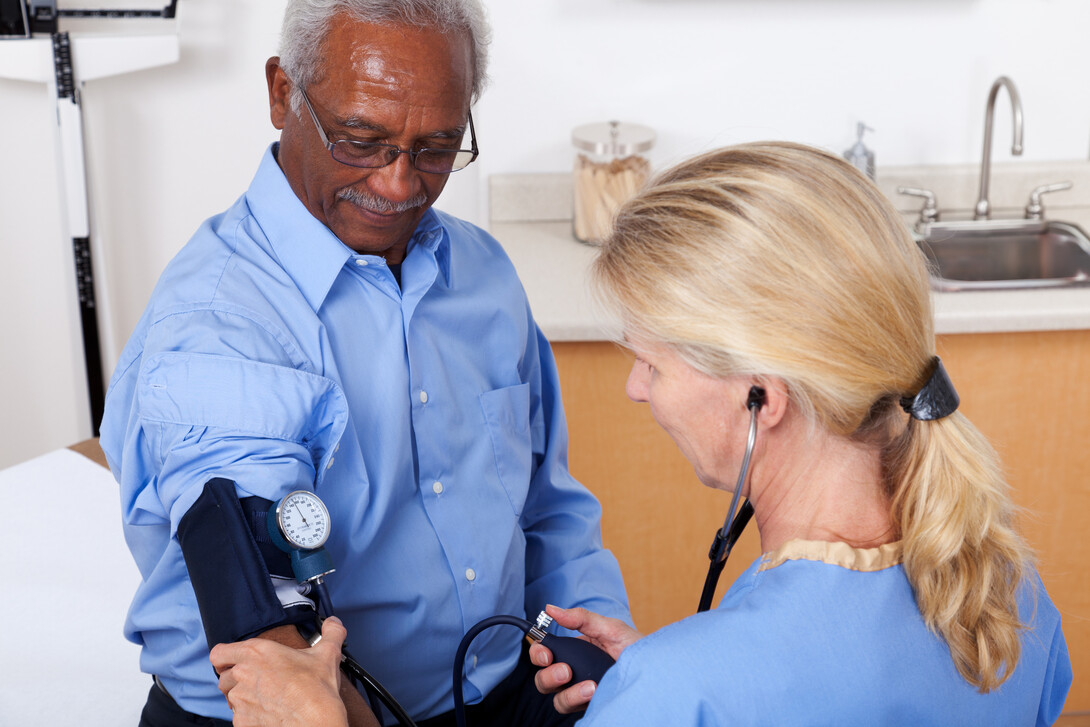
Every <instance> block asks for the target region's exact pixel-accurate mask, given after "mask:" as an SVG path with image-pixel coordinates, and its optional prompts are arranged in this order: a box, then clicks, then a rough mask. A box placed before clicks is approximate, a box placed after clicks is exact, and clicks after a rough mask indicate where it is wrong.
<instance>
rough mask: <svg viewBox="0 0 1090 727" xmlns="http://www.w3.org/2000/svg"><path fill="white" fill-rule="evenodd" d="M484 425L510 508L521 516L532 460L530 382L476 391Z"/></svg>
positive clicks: (528, 485) (517, 515)
mask: <svg viewBox="0 0 1090 727" xmlns="http://www.w3.org/2000/svg"><path fill="white" fill-rule="evenodd" d="M480 401H481V409H482V411H483V412H484V421H485V426H486V428H487V429H488V433H489V436H490V437H491V439H492V453H493V455H494V456H495V460H496V473H497V474H498V475H499V479H500V484H502V485H503V489H504V492H506V493H507V499H508V500H510V502H511V509H512V510H514V512H515V515H516V517H521V516H522V509H523V507H524V506H525V504H526V494H527V492H528V491H529V488H530V472H531V469H532V464H533V451H532V441H531V436H530V385H529V384H518V385H516V386H508V387H505V388H502V389H494V390H492V391H486V392H484V393H483V394H481V395H480Z"/></svg>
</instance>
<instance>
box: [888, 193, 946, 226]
mask: <svg viewBox="0 0 1090 727" xmlns="http://www.w3.org/2000/svg"><path fill="white" fill-rule="evenodd" d="M897 193H898V194H908V195H911V196H913V197H923V208H922V209H921V210H920V219H918V220H917V221H916V229H918V230H919V229H922V228H924V227H926V226H927V225H929V224H931V223H932V222H938V220H939V206H938V201H937V200H936V199H935V193H934V192H932V191H931V190H930V189H919V188H917V187H898V188H897Z"/></svg>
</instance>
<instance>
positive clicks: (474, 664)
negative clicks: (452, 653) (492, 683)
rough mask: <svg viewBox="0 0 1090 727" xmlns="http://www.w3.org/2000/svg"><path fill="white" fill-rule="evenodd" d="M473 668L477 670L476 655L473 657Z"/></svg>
mask: <svg viewBox="0 0 1090 727" xmlns="http://www.w3.org/2000/svg"><path fill="white" fill-rule="evenodd" d="M473 668H474V669H476V668H477V655H476V654H474V655H473Z"/></svg>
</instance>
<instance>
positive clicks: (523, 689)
mask: <svg viewBox="0 0 1090 727" xmlns="http://www.w3.org/2000/svg"><path fill="white" fill-rule="evenodd" d="M536 672H537V667H535V666H534V665H533V664H531V663H530V657H529V655H528V652H527V650H526V648H525V645H524V646H523V650H522V656H521V657H520V658H519V661H518V665H517V666H515V670H514V671H512V672H511V673H510V674H509V675H508V676H507V678H505V679H504V680H503V681H502V682H500V683H499V684H498V685H496V688H495V689H493V690H492V691H491V692H489V694H488V696H486V697H485V698H484V699H483V700H481V701H480V702H479V703H478V704H470V705H467V706H466V727H571V725H574V724H575V722H576V721H577V720H578V719H579V718H580V717H582V716H583V715H582V713H580V714H575V715H562V714H559V713H557V711H556V710H555V709H553V698H552V697H551V696H546V695H544V694H541V693H539V692H538V691H537V687H535V686H534V674H535V673H536ZM384 716H385V717H386V718H387V720H388V719H389V714H388V713H386V714H384ZM416 724H417V727H455V724H456V722H455V720H454V712H447V713H446V714H441V715H439V716H438V717H432V718H431V719H426V720H422V721H421V720H418V721H417V722H416ZM194 725H199V726H200V727H231V723H230V722H227V721H224V720H222V719H214V718H212V717H202V716H200V715H197V714H193V713H191V712H187V711H185V710H184V709H182V708H181V707H179V706H178V704H177V702H175V701H174V700H173V699H172V698H171V697H170V695H169V694H167V693H166V692H164V691H163V690H162V689H160V688H159V687H158V686H156V685H155V684H153V685H152V687H151V691H150V692H148V701H147V704H145V705H144V711H143V713H141V715H140V727H193V726H194ZM315 727H322V726H321V725H315Z"/></svg>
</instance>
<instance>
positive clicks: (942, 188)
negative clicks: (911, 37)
mask: <svg viewBox="0 0 1090 727" xmlns="http://www.w3.org/2000/svg"><path fill="white" fill-rule="evenodd" d="M1064 180H1072V181H1074V183H1075V186H1074V188H1073V189H1072V190H1070V191H1067V192H1059V193H1056V194H1053V195H1048V196H1046V197H1045V198H1044V200H1045V216H1046V217H1047V218H1048V219H1054V220H1063V221H1067V222H1073V223H1075V224H1077V225H1079V226H1081V227H1082V228H1083V229H1085V230H1090V162H1086V161H1076V162H1057V163H1053V164H1045V163H1023V164H1018V163H1011V164H1008V165H997V166H995V167H993V177H992V182H991V186H992V194H991V199H992V201H993V209H994V217H996V218H1001V217H1017V216H1019V215H1020V212H1021V207H1022V206H1024V204H1025V198H1026V197H1028V195H1029V191H1030V190H1032V189H1033V188H1034V187H1035V186H1038V185H1040V184H1046V183H1051V182H1057V181H1064ZM977 181H978V179H977V177H976V171H975V168H972V167H968V166H965V167H961V166H958V167H932V168H925V167H902V168H890V169H887V170H885V171H884V172H880V173H879V177H878V185H879V187H880V188H881V189H882V190H883V192H885V193H886V194H887V196H889V197H890V198H891V199H893V200H894V201H895V203H896V204H897V207H898V209H900V210H901V211H902V213H903V214H904V216H905V219H906V224H911V222H912V221H913V220H914V219H915V210H916V209H917V208H918V200H917V199H914V198H904V197H899V196H898V195H897V193H896V188H897V187H898V186H902V185H903V186H914V187H921V186H922V187H925V188H930V189H932V190H934V191H935V192H936V193H937V195H938V200H939V207H940V209H942V210H944V211H945V212H947V214H948V215H949V216H951V217H952V216H957V215H958V214H959V213H964V212H965V211H966V210H969V209H971V207H972V204H973V202H974V201H975V194H976V185H977ZM944 200H946V201H945V202H944ZM491 218H492V219H491V224H490V231H491V232H492V234H493V235H494V236H495V237H496V238H497V239H498V240H499V241H500V243H501V244H502V245H503V247H504V249H505V250H506V251H507V254H508V255H509V256H510V257H511V260H512V262H513V263H514V264H515V268H516V269H517V270H518V273H519V276H520V277H521V278H522V283H523V285H524V287H525V288H526V293H527V296H528V297H529V299H530V305H531V307H532V308H533V311H534V316H535V318H536V319H537V322H538V324H539V325H540V326H541V328H542V330H543V331H544V333H545V335H546V337H548V338H549V340H551V341H599V340H612V339H614V338H616V336H617V335H618V334H619V326H618V324H617V322H616V320H614V319H613V318H612V317H611V316H609V315H607V314H606V313H605V312H604V311H603V310H602V308H601V306H599V305H597V303H596V301H595V300H594V296H593V293H592V291H591V288H590V285H589V268H590V264H591V262H592V261H593V260H594V256H595V254H596V250H595V248H594V246H592V245H587V244H584V243H581V242H579V241H578V240H576V239H575V238H574V237H573V235H572V232H571V179H570V176H569V175H565V174H527V175H504V176H498V177H493V178H492V180H491ZM932 300H933V307H934V312H935V331H936V333H994V332H1010V331H1046V330H1075V329H1090V287H1082V288H1075V287H1072V288H1063V289H1052V290H1011V291H1005V290H990V291H974V292H955V293H942V292H933V293H932Z"/></svg>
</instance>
